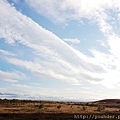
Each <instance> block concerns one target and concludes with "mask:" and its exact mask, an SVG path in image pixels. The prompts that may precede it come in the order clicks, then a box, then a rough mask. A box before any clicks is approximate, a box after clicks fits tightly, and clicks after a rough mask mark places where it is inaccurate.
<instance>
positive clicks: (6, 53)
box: [0, 49, 15, 56]
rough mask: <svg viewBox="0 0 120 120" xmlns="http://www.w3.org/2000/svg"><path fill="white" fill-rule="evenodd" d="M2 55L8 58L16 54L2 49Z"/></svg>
mask: <svg viewBox="0 0 120 120" xmlns="http://www.w3.org/2000/svg"><path fill="white" fill-rule="evenodd" d="M0 53H1V54H3V55H7V56H15V54H13V53H11V52H9V51H6V50H2V49H0Z"/></svg>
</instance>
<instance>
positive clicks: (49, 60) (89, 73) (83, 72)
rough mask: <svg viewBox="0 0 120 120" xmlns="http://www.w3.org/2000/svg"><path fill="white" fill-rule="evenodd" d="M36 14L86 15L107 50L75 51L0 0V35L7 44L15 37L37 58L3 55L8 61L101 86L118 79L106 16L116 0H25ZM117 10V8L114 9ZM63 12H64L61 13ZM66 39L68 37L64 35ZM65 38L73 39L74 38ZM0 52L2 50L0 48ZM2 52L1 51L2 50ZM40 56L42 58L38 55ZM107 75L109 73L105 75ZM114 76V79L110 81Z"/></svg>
mask: <svg viewBox="0 0 120 120" xmlns="http://www.w3.org/2000/svg"><path fill="white" fill-rule="evenodd" d="M26 2H27V3H28V4H29V5H31V6H32V7H33V8H34V9H35V10H36V11H38V12H39V13H40V14H42V15H44V16H46V17H47V18H49V19H51V20H53V21H56V22H66V20H69V19H70V20H71V19H74V20H81V19H82V18H87V19H89V20H91V21H92V22H94V23H95V24H97V25H98V26H99V28H100V30H101V32H102V33H103V34H104V36H106V43H107V44H108V49H109V51H110V53H109V54H105V53H102V52H100V51H96V50H91V51H92V54H93V57H87V56H86V55H84V54H83V53H81V52H80V51H77V50H75V49H73V48H72V47H70V46H69V45H68V44H66V43H65V42H64V41H62V40H61V39H60V38H58V37H57V36H56V35H54V34H53V33H52V32H50V31H48V30H45V29H44V28H42V27H41V26H40V25H38V24H37V23H35V22H34V21H32V20H31V19H30V18H28V17H27V16H25V15H22V14H21V13H19V12H18V11H16V10H15V8H14V7H11V6H10V4H8V3H7V2H6V1H3V0H1V1H0V26H1V27H0V37H1V38H4V39H5V40H6V42H7V43H8V44H15V43H16V41H18V42H20V43H21V44H23V45H25V46H27V47H29V48H31V49H32V50H33V51H34V53H35V54H36V55H38V59H37V60H36V59H35V60H36V61H23V60H19V59H18V58H6V60H7V61H8V62H9V63H12V64H14V65H17V66H21V67H24V68H26V69H27V70H30V71H31V72H33V73H40V74H44V75H46V76H49V77H52V78H54V79H58V80H64V81H67V82H70V83H72V84H74V85H76V84H77V85H80V83H79V82H80V81H81V80H89V81H91V82H93V81H97V82H98V83H100V84H103V85H105V86H108V84H107V83H108V82H109V85H113V82H114V84H117V83H118V81H119V70H120V69H119V66H120V65H119V60H120V57H119V56H120V54H119V52H118V51H120V50H119V37H118V36H117V35H116V34H115V33H114V31H113V30H112V26H111V25H110V24H109V23H108V22H107V20H108V19H110V17H109V15H108V14H107V10H108V9H111V10H114V11H115V10H116V9H117V8H119V7H120V4H117V3H118V0H115V1H112V0H101V1H99V0H92V1H90V2H88V1H87V0H81V1H79V0H76V1H73V0H64V1H63V0H62V1H57V0H52V1H51V0H42V1H38V0H34V1H32V0H26ZM118 11H120V10H119V9H118ZM63 13H64V14H63ZM66 40H67V41H68V39H66ZM69 41H71V42H73V43H76V41H77V42H78V39H75V40H72V39H69ZM2 53H3V51H2ZM4 53H5V52H4ZM41 56H42V58H44V61H42V60H41V59H40V57H41ZM108 76H109V77H108ZM114 76H116V79H115V80H114V81H113V78H114Z"/></svg>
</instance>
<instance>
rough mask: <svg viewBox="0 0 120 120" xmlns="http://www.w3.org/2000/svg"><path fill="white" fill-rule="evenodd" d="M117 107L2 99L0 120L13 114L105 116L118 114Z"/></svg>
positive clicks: (119, 104)
mask: <svg viewBox="0 0 120 120" xmlns="http://www.w3.org/2000/svg"><path fill="white" fill-rule="evenodd" d="M58 106H60V107H58ZM119 106H120V103H118V104H117V105H116V103H115V104H113V103H112V104H107V103H105V104H101V103H99V102H91V103H90V102H89V103H83V102H51V101H31V100H28V101H27V100H15V99H14V100H7V99H3V100H0V120H4V117H5V115H8V114H9V116H10V115H12V114H15V115H16V114H17V115H21V116H22V115H28V114H29V115H30V114H31V115H32V114H39V115H43V114H44V115H48V116H49V117H50V115H52V114H53V115H54V114H55V115H59V114H65V115H66V114H69V115H72V117H73V114H106V113H110V114H112V113H114V114H118V113H119ZM99 107H104V109H100V110H99V109H98V108H99ZM44 115H43V116H44ZM16 117H17V116H16ZM2 118H3V119H2ZM8 118H9V117H6V118H5V120H7V119H8ZM12 119H13V118H12ZM21 119H23V118H21ZM47 119H48V118H47ZM8 120H10V119H8ZM13 120H14V119H13ZM26 120H27V118H26ZM29 120H30V118H29ZM31 120H33V119H31ZM36 120H37V119H36ZM38 120H39V119H38ZM41 120H42V119H41Z"/></svg>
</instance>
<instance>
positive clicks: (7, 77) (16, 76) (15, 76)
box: [0, 70, 27, 82]
mask: <svg viewBox="0 0 120 120" xmlns="http://www.w3.org/2000/svg"><path fill="white" fill-rule="evenodd" d="M26 78H27V77H26V75H25V74H24V73H21V72H19V71H13V72H8V71H7V72H5V71H1V70H0V80H4V81H7V82H18V81H19V80H23V79H26Z"/></svg>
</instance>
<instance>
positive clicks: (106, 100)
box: [95, 99, 120, 104]
mask: <svg viewBox="0 0 120 120" xmlns="http://www.w3.org/2000/svg"><path fill="white" fill-rule="evenodd" d="M95 103H99V104H120V99H104V100H99V101H96V102H95Z"/></svg>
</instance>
